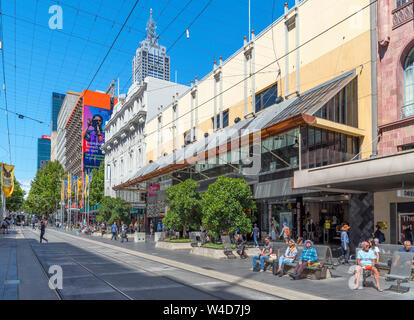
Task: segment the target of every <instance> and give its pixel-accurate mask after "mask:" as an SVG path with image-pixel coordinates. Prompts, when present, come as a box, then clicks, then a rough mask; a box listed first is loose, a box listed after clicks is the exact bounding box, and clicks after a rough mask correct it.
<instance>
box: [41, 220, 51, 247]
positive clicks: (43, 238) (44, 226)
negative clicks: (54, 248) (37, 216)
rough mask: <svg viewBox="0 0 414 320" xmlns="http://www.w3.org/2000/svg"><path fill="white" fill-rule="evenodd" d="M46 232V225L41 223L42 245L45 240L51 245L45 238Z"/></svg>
mask: <svg viewBox="0 0 414 320" xmlns="http://www.w3.org/2000/svg"><path fill="white" fill-rule="evenodd" d="M45 231H46V224H45V223H44V222H43V221H41V223H40V243H42V240H45V241H46V242H47V243H49V240H47V239H46V238H45V237H44V236H45Z"/></svg>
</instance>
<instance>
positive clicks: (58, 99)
mask: <svg viewBox="0 0 414 320" xmlns="http://www.w3.org/2000/svg"><path fill="white" fill-rule="evenodd" d="M64 99H65V95H64V94H61V93H56V92H53V93H52V131H57V119H58V115H59V111H60V107H61V106H62V103H63V100H64Z"/></svg>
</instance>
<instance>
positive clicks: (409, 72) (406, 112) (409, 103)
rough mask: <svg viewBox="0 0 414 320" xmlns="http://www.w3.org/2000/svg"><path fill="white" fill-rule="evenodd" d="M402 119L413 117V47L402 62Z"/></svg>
mask: <svg viewBox="0 0 414 320" xmlns="http://www.w3.org/2000/svg"><path fill="white" fill-rule="evenodd" d="M402 116H403V118H407V117H410V116H414V47H413V48H412V49H411V50H410V52H409V53H408V55H407V58H406V59H405V62H404V107H403V110H402Z"/></svg>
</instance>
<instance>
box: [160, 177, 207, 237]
mask: <svg viewBox="0 0 414 320" xmlns="http://www.w3.org/2000/svg"><path fill="white" fill-rule="evenodd" d="M199 187H200V185H199V184H198V183H197V182H195V181H194V180H192V179H187V180H185V181H183V182H180V183H179V184H176V185H174V186H172V187H170V188H168V190H167V202H168V204H169V207H170V208H169V210H168V212H167V215H166V216H165V218H164V220H163V222H164V224H165V226H166V227H167V228H168V229H173V228H175V229H177V230H183V232H186V230H187V228H188V227H192V228H194V229H195V228H198V227H199V226H200V223H201V197H200V194H199V193H198V192H197V189H198V188H199Z"/></svg>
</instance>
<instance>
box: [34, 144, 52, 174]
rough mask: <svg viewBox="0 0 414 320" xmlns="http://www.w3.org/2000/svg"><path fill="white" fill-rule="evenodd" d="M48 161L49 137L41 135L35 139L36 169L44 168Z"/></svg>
mask: <svg viewBox="0 0 414 320" xmlns="http://www.w3.org/2000/svg"><path fill="white" fill-rule="evenodd" d="M49 161H50V137H49V136H42V137H41V138H39V139H37V169H39V168H44V167H45V165H46V163H48V162H49Z"/></svg>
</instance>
